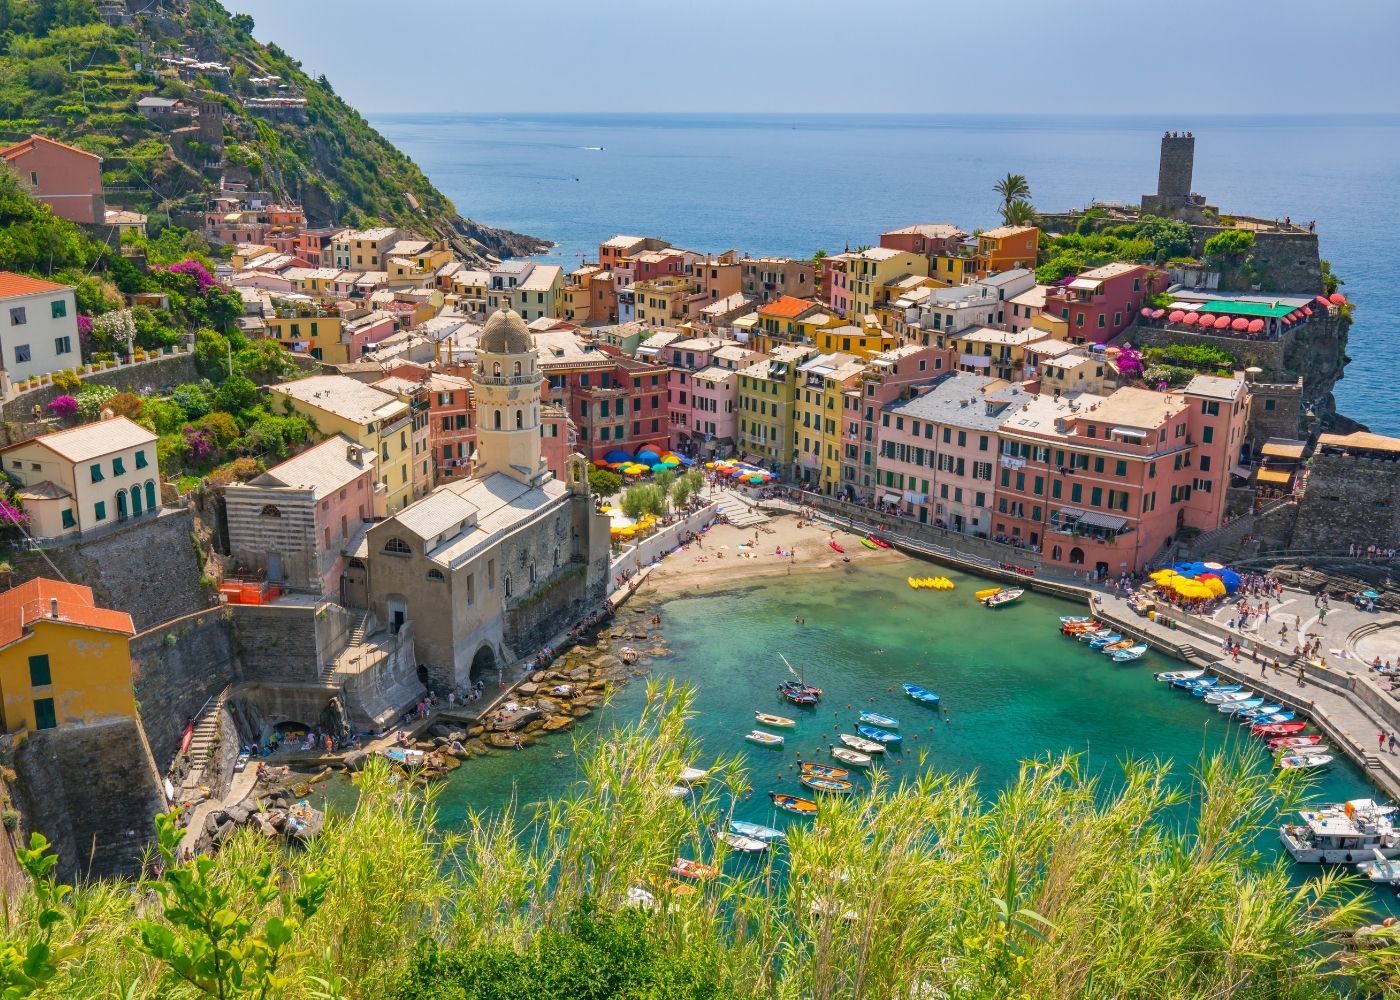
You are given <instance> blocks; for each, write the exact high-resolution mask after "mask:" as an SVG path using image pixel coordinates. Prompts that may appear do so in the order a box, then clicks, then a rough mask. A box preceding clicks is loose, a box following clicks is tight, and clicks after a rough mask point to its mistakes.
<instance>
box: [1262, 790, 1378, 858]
mask: <svg viewBox="0 0 1400 1000" xmlns="http://www.w3.org/2000/svg"><path fill="white" fill-rule="evenodd" d="M1298 816H1299V818H1300V819H1301V820H1302V822H1301V823H1285V824H1284V825H1283V826H1281V827H1279V839H1280V840H1282V841H1283V846H1284V849H1285V850H1286V851H1288V853H1289V854H1291V855H1292V856H1293V860H1294V861H1298V862H1304V863H1308V864H1320V863H1323V862H1325V863H1328V864H1353V863H1355V862H1357V861H1362V860H1369V859H1371V858H1373V857H1375V856H1376V855H1379V856H1380V857H1382V858H1386V859H1389V858H1394V857H1396V856H1400V830H1397V828H1396V825H1395V807H1394V806H1391V805H1382V804H1380V803H1378V802H1376V801H1375V800H1374V799H1351V800H1349V801H1347V802H1333V803H1328V804H1326V805H1322V806H1318V807H1316V808H1314V809H1303V810H1301V811H1300V812H1299V813H1298Z"/></svg>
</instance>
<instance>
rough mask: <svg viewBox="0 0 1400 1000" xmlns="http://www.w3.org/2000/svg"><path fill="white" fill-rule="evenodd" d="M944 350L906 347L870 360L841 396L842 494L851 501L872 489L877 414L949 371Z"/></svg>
mask: <svg viewBox="0 0 1400 1000" xmlns="http://www.w3.org/2000/svg"><path fill="white" fill-rule="evenodd" d="M952 369H953V364H952V352H951V351H950V350H947V349H946V348H935V347H921V346H916V345H912V344H905V345H904V346H902V347H896V348H894V349H893V350H890V351H886V352H885V353H884V354H881V355H878V356H876V357H875V358H872V359H871V360H870V362H869V363H868V364H866V365H865V367H864V368H863V369H862V370H861V374H860V380H859V382H858V383H857V384H856V385H855V386H853V387H852V388H850V389H848V390H847V391H846V392H845V393H844V399H843V401H842V408H843V414H842V430H841V444H842V454H841V492H842V494H843V495H844V496H846V497H848V498H850V499H856V498H862V499H866V500H869V499H871V498H873V497H874V495H875V492H876V488H877V485H878V484H877V482H876V477H877V470H876V458H877V455H878V452H879V446H880V438H879V432H880V423H881V412H882V410H883V408H884V407H885V406H887V405H888V404H890V403H893V402H895V401H896V400H899V399H907V398H909V397H910V396H912V395H913V394H914V392H916V391H917V389H918V387H919V386H922V385H926V384H928V383H930V382H932V381H933V380H934V379H936V378H938V377H940V376H941V375H942V374H944V373H946V372H949V371H952Z"/></svg>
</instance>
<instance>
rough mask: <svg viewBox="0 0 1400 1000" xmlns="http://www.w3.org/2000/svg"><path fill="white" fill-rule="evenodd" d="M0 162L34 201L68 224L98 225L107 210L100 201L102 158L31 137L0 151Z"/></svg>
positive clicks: (83, 150) (74, 148)
mask: <svg viewBox="0 0 1400 1000" xmlns="http://www.w3.org/2000/svg"><path fill="white" fill-rule="evenodd" d="M0 162H3V163H4V164H5V165H6V166H7V167H9V168H10V169H11V170H13V171H14V172H15V175H16V176H17V177H18V178H19V179H20V183H21V184H22V185H24V186H25V187H26V188H27V189H28V190H29V192H30V194H32V195H33V196H34V198H35V200H37V201H42V202H43V203H44V204H45V205H48V206H49V208H51V209H53V214H54V215H56V216H58V217H59V218H61V219H67V220H69V221H70V222H82V223H86V224H88V225H93V224H100V223H101V222H102V221H103V219H104V218H105V215H106V211H107V207H106V204H105V203H104V202H103V200H102V157H100V156H98V155H97V154H95V153H89V152H88V151H87V150H85V149H79V148H78V147H76V146H68V145H65V144H64V143H61V142H54V141H53V140H52V139H46V138H44V137H43V136H42V135H31V136H30V137H29V138H28V139H25V140H23V141H22V142H17V143H15V144H14V145H13V146H6V147H5V148H4V149H0Z"/></svg>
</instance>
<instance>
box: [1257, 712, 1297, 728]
mask: <svg viewBox="0 0 1400 1000" xmlns="http://www.w3.org/2000/svg"><path fill="white" fill-rule="evenodd" d="M1297 715H1298V713H1297V712H1275V713H1274V714H1273V715H1259V716H1256V717H1255V718H1253V719H1251V720H1249V721H1250V722H1251V723H1255V722H1257V723H1262V724H1263V725H1266V726H1272V725H1277V724H1280V723H1284V722H1292V721H1293V720H1294V719H1295V718H1296V717H1297Z"/></svg>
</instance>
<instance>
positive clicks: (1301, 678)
mask: <svg viewBox="0 0 1400 1000" xmlns="http://www.w3.org/2000/svg"><path fill="white" fill-rule="evenodd" d="M1298 686H1299V687H1302V686H1303V668H1302V667H1299V668H1298Z"/></svg>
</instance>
